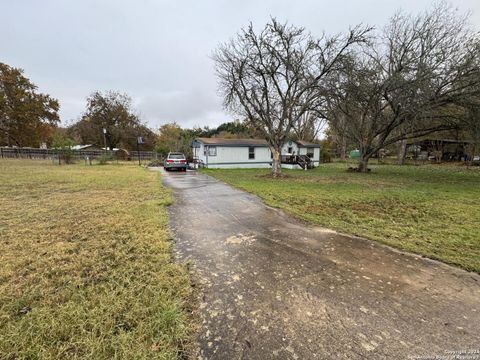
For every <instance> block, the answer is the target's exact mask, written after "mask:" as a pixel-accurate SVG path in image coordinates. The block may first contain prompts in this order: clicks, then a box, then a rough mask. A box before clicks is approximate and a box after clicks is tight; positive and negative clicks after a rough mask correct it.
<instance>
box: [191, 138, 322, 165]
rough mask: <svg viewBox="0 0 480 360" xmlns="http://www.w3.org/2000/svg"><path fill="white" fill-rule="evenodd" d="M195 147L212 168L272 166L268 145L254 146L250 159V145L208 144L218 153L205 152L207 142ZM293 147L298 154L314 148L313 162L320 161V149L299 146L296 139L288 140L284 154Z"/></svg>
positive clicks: (317, 163)
mask: <svg viewBox="0 0 480 360" xmlns="http://www.w3.org/2000/svg"><path fill="white" fill-rule="evenodd" d="M196 146H198V147H196V148H194V156H195V153H196V158H197V159H198V160H199V161H200V162H202V163H203V164H204V165H205V166H206V167H208V168H211V169H216V168H270V167H271V163H272V156H271V151H270V148H269V147H266V146H252V147H253V148H254V149H255V158H254V159H249V146H241V145H207V146H210V147H213V146H214V147H216V155H214V156H211V155H206V154H205V144H204V143H202V142H200V141H199V142H197V143H196ZM289 147H291V148H292V149H291V150H292V152H293V153H295V154H296V155H307V153H308V152H310V151H311V150H313V153H314V158H313V162H314V165H315V166H318V165H319V163H320V149H319V148H317V147H315V148H308V147H305V146H299V145H298V144H297V143H296V142H294V141H291V142H289V141H287V142H286V143H285V145H284V146H283V147H282V149H281V153H282V154H287V153H288V148H289Z"/></svg>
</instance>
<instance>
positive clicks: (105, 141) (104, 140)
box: [103, 128, 107, 159]
mask: <svg viewBox="0 0 480 360" xmlns="http://www.w3.org/2000/svg"><path fill="white" fill-rule="evenodd" d="M103 143H104V145H105V159H106V158H107V129H105V128H103Z"/></svg>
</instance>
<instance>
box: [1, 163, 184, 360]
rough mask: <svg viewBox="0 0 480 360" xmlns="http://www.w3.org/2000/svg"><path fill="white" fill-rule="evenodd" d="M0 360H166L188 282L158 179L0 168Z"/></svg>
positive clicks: (74, 169)
mask: <svg viewBox="0 0 480 360" xmlns="http://www.w3.org/2000/svg"><path fill="white" fill-rule="evenodd" d="M0 184H1V185H0V203H1V211H0V260H1V267H0V358H1V359H112V358H119V359H147V358H156V359H175V358H180V357H182V356H183V355H184V354H185V351H186V349H187V347H188V344H189V334H190V326H189V319H188V316H187V314H188V299H189V296H190V291H191V290H190V286H189V279H188V275H187V272H186V270H185V269H184V268H183V267H182V266H180V265H178V264H175V263H174V262H173V261H172V254H171V243H170V238H169V232H168V229H167V215H166V210H165V206H166V205H168V204H169V203H170V201H171V198H170V194H169V192H168V191H167V190H166V189H164V188H162V186H161V185H160V182H159V179H158V173H152V172H148V171H146V170H143V169H139V168H138V167H137V166H130V165H108V166H84V165H69V166H58V165H52V164H51V163H43V162H38V161H26V160H20V161H16V160H5V161H0Z"/></svg>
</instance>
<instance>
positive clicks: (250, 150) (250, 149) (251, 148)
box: [248, 146, 255, 160]
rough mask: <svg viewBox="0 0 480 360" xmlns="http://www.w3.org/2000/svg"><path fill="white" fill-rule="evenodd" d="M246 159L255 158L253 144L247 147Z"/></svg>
mask: <svg viewBox="0 0 480 360" xmlns="http://www.w3.org/2000/svg"><path fill="white" fill-rule="evenodd" d="M248 159H249V160H252V159H255V148H254V147H253V146H249V147H248Z"/></svg>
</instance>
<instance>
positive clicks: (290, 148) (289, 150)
mask: <svg viewBox="0 0 480 360" xmlns="http://www.w3.org/2000/svg"><path fill="white" fill-rule="evenodd" d="M292 151H293V148H292V147H291V146H289V147H288V149H287V153H289V154H291V153H292Z"/></svg>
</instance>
